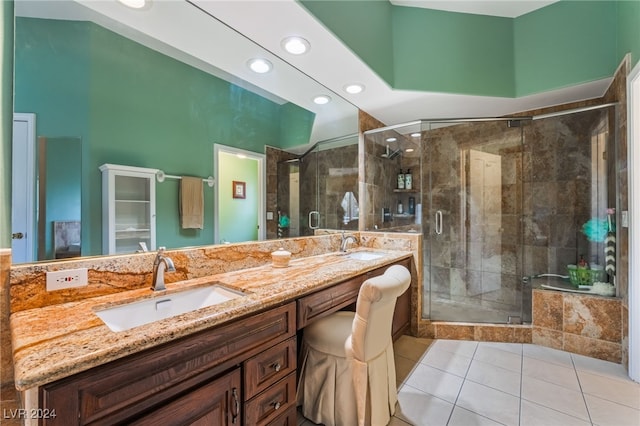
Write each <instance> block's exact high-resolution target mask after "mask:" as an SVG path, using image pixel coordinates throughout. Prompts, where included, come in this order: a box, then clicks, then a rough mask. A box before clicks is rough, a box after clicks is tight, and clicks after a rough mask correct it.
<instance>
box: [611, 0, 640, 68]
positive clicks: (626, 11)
mask: <svg viewBox="0 0 640 426" xmlns="http://www.w3.org/2000/svg"><path fill="white" fill-rule="evenodd" d="M617 24H618V26H617V28H618V38H617V43H618V44H617V46H616V53H617V57H618V58H622V57H623V56H624V55H625V54H626V53H627V52H631V68H633V66H634V65H635V64H637V63H638V61H640V1H638V0H631V1H620V2H618V16H617Z"/></svg>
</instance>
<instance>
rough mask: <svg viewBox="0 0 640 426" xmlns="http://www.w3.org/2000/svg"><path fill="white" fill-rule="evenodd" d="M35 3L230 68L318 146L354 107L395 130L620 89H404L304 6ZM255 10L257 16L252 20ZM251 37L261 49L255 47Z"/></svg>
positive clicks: (458, 6)
mask: <svg viewBox="0 0 640 426" xmlns="http://www.w3.org/2000/svg"><path fill="white" fill-rule="evenodd" d="M34 3H37V4H39V6H38V7H37V8H36V9H39V10H41V11H42V10H43V9H44V7H45V5H46V6H51V5H56V6H55V7H54V8H59V7H61V5H62V3H74V4H78V3H79V4H82V5H84V6H86V7H85V8H82V9H85V11H86V10H91V11H94V12H99V13H100V14H101V15H103V16H105V17H108V19H107V21H108V23H109V25H110V26H111V29H112V30H126V31H128V32H129V33H133V34H134V36H135V37H134V38H137V39H138V41H139V42H143V43H144V44H147V45H150V46H151V47H153V48H155V49H156V50H159V51H167V50H168V48H171V49H172V50H173V49H177V50H178V51H180V52H182V58H179V59H181V60H183V61H184V62H187V63H190V64H191V65H193V66H197V67H199V68H202V69H208V70H209V69H210V70H211V72H212V73H215V72H214V71H213V68H216V69H217V70H218V72H220V71H219V70H222V74H224V75H226V78H227V79H229V80H230V81H232V82H234V83H237V84H239V85H242V86H245V87H250V88H252V89H254V90H264V93H270V94H273V95H275V96H272V95H266V96H272V99H274V100H278V101H280V102H283V100H287V101H290V102H294V103H296V104H297V105H299V106H302V107H303V108H306V109H308V110H311V111H314V112H315V113H316V117H317V118H316V119H317V121H318V123H317V125H316V126H314V134H313V135H312V143H313V142H316V141H319V140H324V139H329V138H332V137H337V136H342V135H346V134H350V133H354V132H355V131H356V130H357V127H356V126H355V125H354V123H355V122H354V117H355V114H356V112H355V111H356V109H355V108H353V106H356V107H358V108H360V109H362V110H364V111H366V112H367V113H369V114H371V115H372V116H374V117H375V118H377V119H378V120H380V121H382V122H383V123H385V124H387V125H392V124H397V123H403V122H407V121H412V120H416V119H425V118H427V119H428V118H461V117H464V118H471V117H492V116H502V115H507V114H511V113H516V112H520V111H526V110H531V109H537V108H540V107H545V106H551V105H557V104H562V103H567V102H574V101H578V100H583V99H588V98H593V97H598V96H602V94H603V93H604V91H605V90H606V88H607V87H608V85H609V83H610V79H603V80H599V81H595V82H592V83H587V84H582V85H577V86H572V87H567V88H564V89H562V90H557V91H550V92H544V93H539V94H535V95H530V96H524V97H519V98H501V97H488V96H467V95H457V94H446V93H435V92H421V91H412V90H394V89H393V88H391V87H390V86H389V85H388V84H387V83H386V82H385V81H383V80H382V79H381V78H380V77H378V75H377V74H375V73H374V72H373V71H372V70H371V69H370V68H369V67H368V66H367V65H366V64H365V63H364V62H363V61H362V60H361V59H360V58H359V57H358V56H356V55H355V54H353V52H352V51H351V50H350V49H349V48H348V47H347V46H345V45H344V44H343V43H342V42H341V41H340V40H339V39H338V38H336V37H335V36H334V35H333V34H332V33H331V32H330V31H328V30H327V29H326V27H325V26H324V25H323V24H322V23H321V22H320V21H318V20H317V19H316V18H315V17H314V16H313V15H311V14H310V13H309V12H307V10H306V9H305V8H304V7H302V6H301V5H300V3H298V2H296V1H295V0H253V1H237V0H236V1H222V0H189V2H187V1H185V0H152V3H151V5H150V6H149V7H147V8H145V9H144V10H132V9H129V8H126V7H124V6H122V5H121V4H119V3H117V2H115V1H92V0H76V1H75V2H68V1H66V2H56V1H50V0H48V1H44V2H35V1H32V0H17V1H16V13H18V9H22V8H25V6H26V4H34ZM392 3H394V4H396V5H401V6H405V5H410V6H415V7H429V8H438V9H447V10H451V7H452V6H454V7H455V11H458V12H467V13H480V14H491V15H499V16H510V17H511V16H519V15H521V14H524V13H528V12H530V11H532V10H535V9H536V8H539V7H544V6H546V5H548V4H550V3H553V2H552V1H517V0H516V1H509V0H504V1H427V0H392ZM194 6H196V7H194ZM49 9H51V7H49ZM249 10H250V11H251V13H247V11H249ZM203 12H204V13H203ZM33 13H35V12H33ZM207 14H208V15H210V16H207ZM212 17H213V18H214V19H212ZM108 27H109V26H108ZM290 35H299V36H302V37H304V38H305V39H307V40H308V41H309V42H310V44H311V50H310V51H309V52H308V53H306V54H304V55H299V56H294V55H291V54H288V53H287V52H285V51H284V49H283V48H282V47H281V41H282V39H283V38H284V37H286V36H290ZM243 36H244V37H243ZM245 37H246V38H248V39H250V40H252V41H253V42H254V43H255V44H254V43H250V44H249V45H247V40H246V38H245ZM261 48H263V49H265V50H266V52H264V50H262V49H261ZM256 55H262V56H267V58H268V59H270V60H271V61H272V62H273V63H274V65H275V67H274V71H273V72H271V73H269V74H263V75H257V74H253V73H251V72H249V71H248V68H247V67H246V61H247V60H248V59H249V58H251V57H252V56H256ZM174 56H175V55H174ZM222 57H224V58H225V59H224V61H223V60H221V58H222ZM223 78H225V77H223ZM234 79H235V80H234ZM352 82H358V83H361V84H364V86H365V87H366V89H365V91H364V92H362V93H359V94H357V95H351V94H348V93H346V92H345V91H344V90H343V89H344V86H345V85H346V84H348V83H352ZM328 91H331V92H333V93H331V94H330V96H331V97H332V98H333V101H332V102H331V104H330V105H327V106H317V105H314V104H313V102H311V99H312V97H313V96H315V95H317V94H320V93H319V92H327V93H330V92H328Z"/></svg>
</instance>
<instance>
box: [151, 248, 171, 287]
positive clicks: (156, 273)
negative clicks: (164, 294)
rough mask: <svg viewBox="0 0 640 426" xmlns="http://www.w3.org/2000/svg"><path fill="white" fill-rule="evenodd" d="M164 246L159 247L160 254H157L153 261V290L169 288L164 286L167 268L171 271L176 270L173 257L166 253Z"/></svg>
mask: <svg viewBox="0 0 640 426" xmlns="http://www.w3.org/2000/svg"><path fill="white" fill-rule="evenodd" d="M164 250H165V248H164V247H160V248H159V249H158V254H156V259H155V260H154V261H153V284H152V285H151V290H153V291H160V290H166V289H167V288H166V287H165V286H164V272H165V270H167V271H169V272H175V271H176V267H175V266H173V260H171V258H169V257H167V256H165V255H164Z"/></svg>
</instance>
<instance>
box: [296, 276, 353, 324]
mask: <svg viewBox="0 0 640 426" xmlns="http://www.w3.org/2000/svg"><path fill="white" fill-rule="evenodd" d="M363 281H364V278H363V277H362V276H359V277H355V278H352V279H350V280H347V281H344V282H341V283H340V284H336V285H334V286H333V287H329V288H326V289H324V290H320V291H318V292H315V293H313V294H310V295H309V296H305V297H302V298H300V299H298V329H301V328H304V327H306V326H307V325H309V324H310V323H311V322H312V321H314V320H317V319H320V318H322V317H324V316H327V315H329V314H331V313H332V312H335V311H337V310H339V309H341V308H344V307H345V306H349V305H350V304H352V303H354V302H355V301H356V300H357V299H358V291H360V286H361V285H362V282H363Z"/></svg>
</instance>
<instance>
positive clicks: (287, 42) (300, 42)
mask: <svg viewBox="0 0 640 426" xmlns="http://www.w3.org/2000/svg"><path fill="white" fill-rule="evenodd" d="M282 47H283V48H284V50H286V51H287V52H289V53H291V54H292V55H302V54H303V53H307V51H309V49H310V48H311V45H310V44H309V42H308V41H307V40H305V39H303V38H302V37H296V36H291V37H287V38H285V39H284V40H282Z"/></svg>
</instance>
